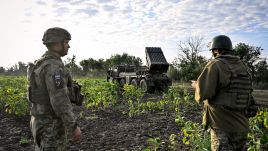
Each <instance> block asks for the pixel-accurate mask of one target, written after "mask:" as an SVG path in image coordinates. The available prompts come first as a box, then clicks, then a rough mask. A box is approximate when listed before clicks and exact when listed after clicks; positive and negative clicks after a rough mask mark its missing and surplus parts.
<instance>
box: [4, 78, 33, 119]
mask: <svg viewBox="0 0 268 151" xmlns="http://www.w3.org/2000/svg"><path fill="white" fill-rule="evenodd" d="M26 92H27V80H26V78H25V77H0V107H1V109H5V112H7V113H9V114H15V115H17V116H22V115H26V114H27V113H28V111H29V109H28V108H29V107H28V101H27V94H26Z"/></svg>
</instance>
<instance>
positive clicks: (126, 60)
mask: <svg viewBox="0 0 268 151" xmlns="http://www.w3.org/2000/svg"><path fill="white" fill-rule="evenodd" d="M121 64H128V65H136V66H141V65H142V60H141V58H139V57H135V56H132V55H129V54H127V53H123V54H122V55H119V54H116V55H113V56H111V57H110V58H109V59H107V60H106V65H107V66H108V67H111V66H114V65H121Z"/></svg>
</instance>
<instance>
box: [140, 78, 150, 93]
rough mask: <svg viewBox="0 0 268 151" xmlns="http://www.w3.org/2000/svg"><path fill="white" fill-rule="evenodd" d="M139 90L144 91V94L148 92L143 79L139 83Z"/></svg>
mask: <svg viewBox="0 0 268 151" xmlns="http://www.w3.org/2000/svg"><path fill="white" fill-rule="evenodd" d="M140 88H141V89H142V90H144V91H145V92H148V84H147V82H146V80H145V79H142V80H141V81H140Z"/></svg>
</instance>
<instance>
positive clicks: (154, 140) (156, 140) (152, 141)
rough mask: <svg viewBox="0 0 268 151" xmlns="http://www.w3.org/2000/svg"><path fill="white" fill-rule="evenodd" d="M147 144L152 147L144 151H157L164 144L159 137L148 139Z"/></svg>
mask: <svg viewBox="0 0 268 151" xmlns="http://www.w3.org/2000/svg"><path fill="white" fill-rule="evenodd" d="M147 143H148V144H149V145H150V147H149V148H145V149H144V150H143V151H157V150H158V149H159V147H160V145H161V143H162V142H161V139H160V138H159V137H156V138H148V139H147Z"/></svg>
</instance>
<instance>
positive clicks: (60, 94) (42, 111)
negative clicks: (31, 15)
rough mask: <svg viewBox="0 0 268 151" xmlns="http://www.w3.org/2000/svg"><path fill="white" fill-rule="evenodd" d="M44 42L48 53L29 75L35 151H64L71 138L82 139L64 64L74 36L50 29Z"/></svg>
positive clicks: (69, 79) (65, 31)
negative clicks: (63, 58) (73, 109)
mask: <svg viewBox="0 0 268 151" xmlns="http://www.w3.org/2000/svg"><path fill="white" fill-rule="evenodd" d="M42 40H43V44H44V45H46V47H47V48H48V51H47V52H45V54H44V55H43V56H42V57H41V58H40V59H38V60H37V61H35V63H34V64H30V65H29V67H28V71H27V77H28V81H29V88H28V91H29V92H28V98H29V101H30V104H31V108H30V114H31V122H30V126H31V131H32V134H33V137H34V143H35V150H36V151H64V150H66V143H67V139H68V136H72V137H73V140H74V141H80V139H81V131H80V128H79V127H78V126H77V123H76V119H75V117H74V113H73V111H72V104H71V101H70V97H69V93H70V92H69V90H68V87H69V86H70V84H71V82H72V78H71V75H70V73H69V71H68V70H66V69H65V68H64V65H63V63H62V60H61V57H62V56H65V55H66V54H67V53H68V49H69V48H70V46H69V44H68V42H69V40H71V35H70V33H69V32H68V31H67V30H65V29H62V28H57V27H55V28H50V29H48V30H47V31H46V32H45V33H44V36H43V39H42Z"/></svg>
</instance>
